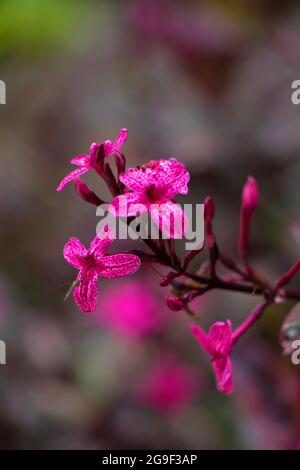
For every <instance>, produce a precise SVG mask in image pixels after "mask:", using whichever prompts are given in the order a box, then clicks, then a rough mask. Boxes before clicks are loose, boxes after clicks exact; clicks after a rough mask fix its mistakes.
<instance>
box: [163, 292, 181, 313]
mask: <svg viewBox="0 0 300 470" xmlns="http://www.w3.org/2000/svg"><path fill="white" fill-rule="evenodd" d="M166 304H167V306H168V307H169V309H170V310H172V312H179V310H182V308H183V306H184V302H183V300H182V299H179V298H178V297H175V296H174V295H170V296H168V297H166Z"/></svg>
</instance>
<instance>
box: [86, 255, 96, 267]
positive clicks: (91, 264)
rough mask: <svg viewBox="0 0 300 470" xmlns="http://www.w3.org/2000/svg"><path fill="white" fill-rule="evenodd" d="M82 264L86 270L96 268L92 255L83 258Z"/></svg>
mask: <svg viewBox="0 0 300 470" xmlns="http://www.w3.org/2000/svg"><path fill="white" fill-rule="evenodd" d="M84 264H85V267H86V269H88V270H91V269H94V268H96V266H97V261H96V259H95V257H94V256H93V255H86V256H85V257H84Z"/></svg>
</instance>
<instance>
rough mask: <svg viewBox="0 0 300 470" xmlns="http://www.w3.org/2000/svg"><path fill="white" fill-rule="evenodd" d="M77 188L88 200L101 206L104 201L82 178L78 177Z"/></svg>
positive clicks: (80, 194)
mask: <svg viewBox="0 0 300 470" xmlns="http://www.w3.org/2000/svg"><path fill="white" fill-rule="evenodd" d="M74 186H75V190H76V192H77V194H78V195H79V196H80V197H81V199H83V200H84V201H86V202H89V203H90V204H94V205H95V206H100V204H103V201H102V200H101V199H100V198H99V197H98V196H97V195H96V194H95V193H94V192H93V191H91V190H90V188H89V187H88V186H87V185H86V184H85V183H84V182H83V181H82V180H81V179H80V178H76V180H75V182H74Z"/></svg>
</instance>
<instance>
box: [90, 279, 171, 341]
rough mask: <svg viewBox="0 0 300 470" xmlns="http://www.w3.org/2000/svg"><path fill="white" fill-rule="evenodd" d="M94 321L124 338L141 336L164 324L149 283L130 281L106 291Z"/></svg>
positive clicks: (160, 309) (158, 328) (159, 307)
mask: <svg viewBox="0 0 300 470" xmlns="http://www.w3.org/2000/svg"><path fill="white" fill-rule="evenodd" d="M97 320H98V321H99V323H100V324H101V325H104V326H106V327H108V328H110V329H111V330H113V331H114V332H115V333H116V334H118V335H119V336H121V337H124V338H127V339H139V338H144V337H145V336H146V335H149V334H151V333H152V332H155V331H158V330H160V329H161V327H162V324H163V318H162V308H161V306H159V303H158V300H157V298H156V296H155V294H154V292H153V291H152V290H151V288H150V286H149V285H147V283H145V282H141V281H131V280H130V281H125V282H120V283H118V284H117V286H116V287H114V288H111V289H107V290H106V291H105V294H104V296H103V297H102V299H101V307H100V306H99V308H98V311H97Z"/></svg>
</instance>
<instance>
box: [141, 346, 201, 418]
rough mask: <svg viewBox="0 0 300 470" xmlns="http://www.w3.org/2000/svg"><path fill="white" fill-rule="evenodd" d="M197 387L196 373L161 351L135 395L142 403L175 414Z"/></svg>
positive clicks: (183, 406) (190, 398) (194, 396)
mask: <svg viewBox="0 0 300 470" xmlns="http://www.w3.org/2000/svg"><path fill="white" fill-rule="evenodd" d="M200 388H201V383H200V380H199V374H198V373H197V372H196V371H195V370H194V369H193V368H191V367H188V366H187V365H185V364H183V363H181V362H179V361H177V360H176V359H174V358H172V357H169V356H168V355H166V354H164V355H163V356H162V357H160V358H159V360H157V361H156V362H155V364H154V365H153V366H152V368H151V369H150V370H149V371H148V372H147V373H146V375H145V377H144V379H143V382H142V383H141V384H140V385H139V387H138V391H137V392H138V393H137V396H138V399H139V401H140V402H141V403H143V404H145V405H148V406H151V407H153V408H156V409H158V410H159V411H161V412H163V413H166V414H175V413H178V412H180V411H182V410H183V409H185V408H186V407H187V406H188V405H189V403H191V402H192V401H193V400H194V399H195V398H196V396H197V394H198V392H199V389H200Z"/></svg>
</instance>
